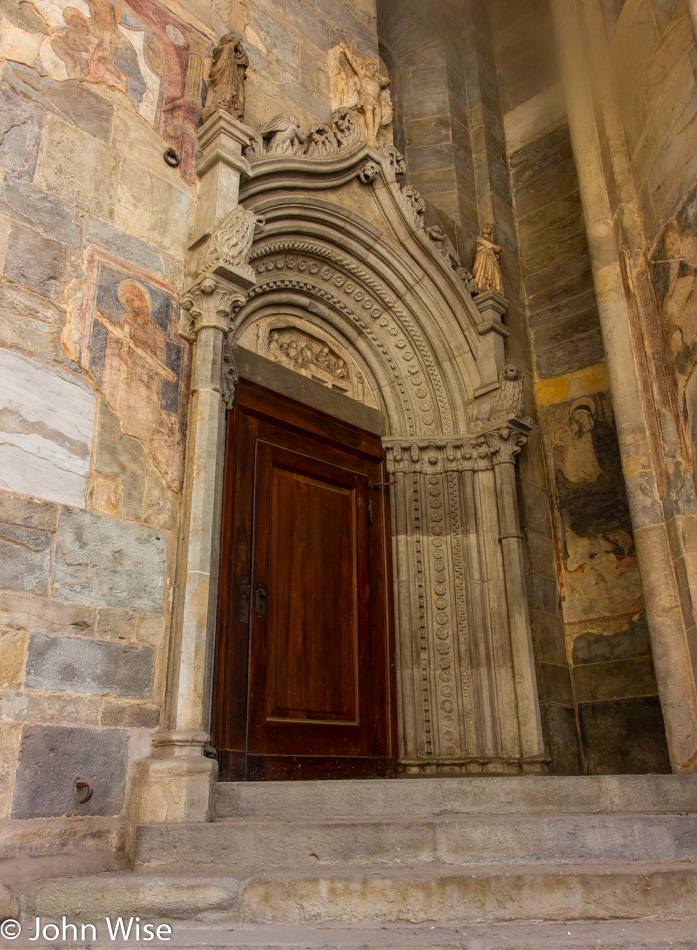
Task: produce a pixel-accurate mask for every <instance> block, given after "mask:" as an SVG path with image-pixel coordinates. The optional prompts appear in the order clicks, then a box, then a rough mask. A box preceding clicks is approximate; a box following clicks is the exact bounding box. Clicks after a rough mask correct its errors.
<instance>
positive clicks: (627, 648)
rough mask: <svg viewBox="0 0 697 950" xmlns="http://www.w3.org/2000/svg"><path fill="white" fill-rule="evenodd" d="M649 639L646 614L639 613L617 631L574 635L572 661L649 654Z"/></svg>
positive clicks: (575, 662)
mask: <svg viewBox="0 0 697 950" xmlns="http://www.w3.org/2000/svg"><path fill="white" fill-rule="evenodd" d="M650 655H651V640H650V639H649V628H648V623H647V621H646V614H645V613H641V614H639V615H638V616H636V617H632V619H631V620H630V621H629V623H628V624H627V627H626V628H625V629H624V630H620V631H619V632H617V633H594V632H592V631H589V632H588V633H581V634H580V635H579V636H577V637H574V645H573V662H574V665H576V664H579V663H601V662H603V661H605V660H626V659H631V658H632V657H635V656H650Z"/></svg>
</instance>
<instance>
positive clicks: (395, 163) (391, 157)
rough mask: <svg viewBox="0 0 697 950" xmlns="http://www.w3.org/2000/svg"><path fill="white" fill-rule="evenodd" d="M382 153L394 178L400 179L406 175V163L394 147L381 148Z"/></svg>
mask: <svg viewBox="0 0 697 950" xmlns="http://www.w3.org/2000/svg"><path fill="white" fill-rule="evenodd" d="M382 153H383V155H385V157H386V158H387V160H388V162H389V163H390V167H391V169H392V171H393V172H394V174H395V177H396V178H401V177H402V175H406V173H407V163H406V162H405V161H404V156H403V155H402V153H401V152H399V151H398V150H397V149H396V148H395V147H394V145H388V146H387V147H386V148H383V149H382Z"/></svg>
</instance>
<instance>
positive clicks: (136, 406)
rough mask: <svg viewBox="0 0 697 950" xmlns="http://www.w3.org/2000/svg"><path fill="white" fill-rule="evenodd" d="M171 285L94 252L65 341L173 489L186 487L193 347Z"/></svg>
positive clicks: (129, 433)
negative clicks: (182, 332)
mask: <svg viewBox="0 0 697 950" xmlns="http://www.w3.org/2000/svg"><path fill="white" fill-rule="evenodd" d="M177 316H178V308H177V304H176V298H175V297H174V295H173V294H172V292H171V290H170V288H169V287H168V286H167V284H166V283H165V282H164V281H163V280H162V279H161V278H159V277H157V276H155V275H154V274H150V273H148V272H147V271H142V270H140V269H139V268H136V267H135V266H132V265H129V264H126V263H124V262H123V261H121V260H119V259H118V258H114V257H112V256H111V255H108V254H107V253H106V252H103V251H98V250H93V251H92V252H91V253H90V254H89V256H88V266H87V280H86V288H85V293H84V298H83V302H82V309H81V310H80V311H79V312H72V313H71V314H70V315H69V322H68V325H67V326H66V329H65V331H64V334H63V344H64V346H65V348H66V350H67V352H68V354H69V356H70V358H71V359H72V360H74V362H75V363H77V364H78V365H80V366H82V367H84V369H86V370H87V371H88V372H89V374H90V376H91V377H92V379H93V380H94V383H95V385H96V387H97V389H98V390H99V391H100V392H101V393H102V395H103V396H104V398H105V399H106V401H107V403H108V405H109V408H110V409H111V410H112V412H114V413H115V415H116V416H117V417H118V419H119V422H120V423H121V428H122V430H123V432H124V433H125V434H126V435H130V436H133V437H134V438H136V439H138V440H139V441H140V442H141V444H142V445H143V447H144V449H145V450H146V452H147V453H148V455H149V456H150V458H151V460H152V462H153V464H154V465H155V467H156V468H157V469H158V471H159V472H160V474H161V475H162V477H163V479H164V481H165V483H166V485H167V487H168V488H170V489H172V490H175V491H176V490H179V489H180V488H181V479H182V461H183V460H182V456H183V452H182V440H183V432H184V410H185V406H186V399H185V393H186V387H187V385H188V351H187V349H186V348H185V344H184V343H183V341H182V340H181V339H180V337H179V336H178V335H177Z"/></svg>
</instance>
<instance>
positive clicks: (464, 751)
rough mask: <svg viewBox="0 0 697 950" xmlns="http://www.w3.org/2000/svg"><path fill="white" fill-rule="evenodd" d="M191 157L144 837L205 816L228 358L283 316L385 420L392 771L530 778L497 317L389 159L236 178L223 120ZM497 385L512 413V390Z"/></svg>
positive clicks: (533, 692) (533, 767) (536, 752)
mask: <svg viewBox="0 0 697 950" xmlns="http://www.w3.org/2000/svg"><path fill="white" fill-rule="evenodd" d="M200 139H201V142H202V146H203V152H204V154H203V159H202V161H201V163H200V166H199V174H200V175H202V176H203V178H202V189H201V192H202V196H201V205H200V211H201V220H200V221H199V237H197V239H196V240H195V241H194V243H193V245H192V259H191V267H190V272H191V273H192V274H193V275H194V281H193V283H192V285H191V288H190V290H189V291H188V292H187V294H186V295H185V296H184V298H183V300H182V307H183V310H184V312H183V316H182V328H181V332H182V335H184V336H185V337H187V338H189V339H192V340H194V341H195V344H194V368H193V383H192V405H191V413H190V431H189V443H188V448H187V451H188V457H187V479H186V489H185V511H184V516H183V522H182V536H181V543H180V551H179V556H178V575H177V580H176V592H175V606H174V612H173V636H172V653H171V663H170V672H169V678H168V701H167V716H166V728H167V731H165V732H163V733H161V734H160V735H159V736H157V737H155V740H154V744H155V753H154V755H153V758H152V759H151V760H149V761H148V762H147V763H145V764H144V765H143V766H142V769H141V772H142V775H141V778H142V779H143V782H142V783H141V785H143V783H144V787H145V788H146V794H145V795H141V796H140V799H139V802H140V805H139V808H140V812H139V815H138V817H139V819H140V820H149V821H162V820H173V821H177V820H180V821H181V820H201V818H205V817H206V815H207V814H208V809H209V807H210V788H211V783H212V781H213V779H214V778H215V773H216V770H215V764H214V763H212V762H211V761H210V760H209V759H206V758H205V757H204V755H205V751H206V744H207V743H208V741H209V737H208V729H209V722H210V682H211V675H210V674H211V663H212V656H213V645H214V639H215V604H216V596H217V558H218V540H219V533H220V521H219V519H220V487H221V474H222V460H223V457H224V449H225V446H224V431H225V428H224V415H225V408H226V406H227V407H229V406H230V405H231V401H232V398H233V394H234V384H235V381H236V368H235V362H234V351H235V343H236V341H237V340H238V339H239V338H240V337H241V336H242V337H243V338H244V337H245V334H247V335H248V330H249V328H250V327H253V326H254V324H255V322H258V321H267V322H268V318H269V317H275V316H279V315H285V316H286V317H287V318H288V319H289V320H290V321H291V322H292V321H293V320H294V319H295V320H297V321H302V322H303V325H304V326H306V327H314V328H315V329H316V331H317V332H318V333H320V334H322V335H323V337H324V339H328V340H331V341H333V342H334V344H335V346H336V348H337V352H338V351H339V350H342V351H344V352H346V353H347V354H349V355H350V358H351V360H352V361H353V363H354V364H355V366H357V367H360V370H361V373H363V374H364V375H365V378H366V382H367V384H368V386H369V387H370V390H371V392H372V394H373V396H374V399H375V402H376V403H377V405H378V407H379V408H380V409H381V411H382V413H383V415H384V419H385V428H386V436H385V439H384V445H385V449H386V452H387V458H388V470H389V471H390V473H391V477H392V479H393V482H394V483H393V485H392V486H391V489H390V490H391V503H392V521H393V567H394V577H395V612H396V618H395V620H396V630H397V638H396V639H397V665H398V679H397V691H398V706H399V733H400V750H399V757H400V762H401V765H402V767H403V769H404V770H406V771H409V772H424V773H468V772H492V773H502V772H503V773H520V772H539V771H542V770H543V769H544V767H545V761H546V760H545V756H544V746H543V739H542V732H541V724H540V713H539V704H538V698H537V688H536V682H535V673H534V661H533V656H532V642H531V635H530V621H529V615H528V608H527V595H526V586H525V578H524V566H523V553H522V539H521V534H520V527H519V520H518V512H517V500H516V487H515V471H514V465H515V459H516V457H517V455H518V453H519V452H520V451H521V449H522V448H523V445H524V444H525V441H526V438H527V433H528V432H529V429H530V425H531V423H530V420H527V419H525V418H523V417H522V411H521V409H522V402H521V400H520V399H518V398H516V399H514V400H513V401H511V402H507V400H506V398H505V397H506V390H505V385H507V384H506V383H502V380H504V374H503V372H502V371H503V369H504V362H505V358H504V340H505V337H506V335H507V331H506V329H505V327H504V325H503V323H502V320H501V317H502V315H503V314H504V313H505V305H506V302H505V300H504V299H503V298H502V297H500V296H499V295H497V294H495V293H493V292H488V293H486V294H479V295H478V296H477V297H476V302H475V300H473V298H472V295H471V289H472V282H471V275H469V274H468V273H467V272H466V271H465V270H464V269H463V268H462V267H461V266H460V265H459V262H457V261H456V260H455V259H454V258H453V255H452V253H451V251H450V249H448V248H447V247H446V246H445V245H444V243H443V241H442V240H440V241H439V240H437V239H436V240H434V239H432V238H431V237H429V235H428V234H427V232H426V231H425V230H424V227H423V222H422V216H423V203H422V202H421V200H420V198H419V196H418V193H416V192H415V191H414V190H413V189H411V188H409V187H408V186H403V185H401V184H400V182H399V180H398V179H399V177H400V175H401V174H402V173H403V170H404V169H403V162H401V160H400V157H399V155H398V153H396V152H395V150H394V149H392V148H389V149H386V150H384V151H378V150H377V149H373V148H371V147H369V146H367V145H362V146H359V147H358V148H354V149H353V150H352V151H351V152H350V153H349V154H343V153H341V152H339V154H336V155H334V156H331V157H328V158H322V159H308V158H302V157H298V156H294V155H290V156H288V155H280V156H273V157H263V156H262V157H261V158H260V159H259V160H257V161H255V162H254V163H253V164H252V165H251V166H248V165H247V163H246V162H245V160H244V158H243V157H242V156H241V146H242V145H244V144H245V142H250V141H252V139H253V136H252V133H251V132H250V130H248V129H245V127H244V126H242V125H241V124H240V123H238V122H236V121H235V120H233V119H231V118H230V117H228V116H224V115H222V114H221V113H217V114H216V115H214V116H213V117H212V118H211V119H210V120H209V121H208V123H207V124H206V125H205V126H204V127H203V129H202V130H201V134H200ZM221 166H222V168H221ZM241 172H242V173H243V180H242V183H241V185H240V187H239V203H238V191H237V185H236V180H234V181H233V178H234V175H237V177H238V178H239V175H240V173H241ZM233 173H234V175H233ZM211 176H213V177H211ZM226 176H227V179H226ZM231 181H232V183H233V185H234V187H233V186H231V184H230V182H231ZM221 195H222V197H221ZM226 195H227V198H225V196H226ZM511 385H513V386H514V388H515V389H516V393H517V394H518V395H519V393H520V386H522V383H520V381H518V382H517V383H515V384H511ZM502 397H503V398H502ZM153 803H155V804H153Z"/></svg>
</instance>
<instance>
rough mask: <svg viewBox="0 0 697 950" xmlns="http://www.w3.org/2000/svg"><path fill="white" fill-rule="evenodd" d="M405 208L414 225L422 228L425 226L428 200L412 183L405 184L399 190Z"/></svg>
mask: <svg viewBox="0 0 697 950" xmlns="http://www.w3.org/2000/svg"><path fill="white" fill-rule="evenodd" d="M398 195H399V198H400V201H401V202H402V205H403V207H404V210H405V211H406V212H407V214H408V215H409V217H410V219H411V222H412V224H413V226H414V227H415V228H417V229H419V230H420V229H421V228H423V226H424V215H425V214H426V202H425V201H424V199H423V198H422V197H421V195H420V194H419V192H418V191H417V190H416V188H414V187H413V186H412V185H405V186H404V187H403V188H401V189H400V190H399V191H398Z"/></svg>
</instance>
